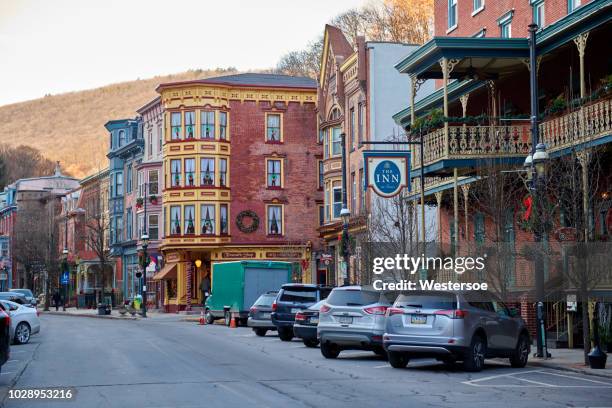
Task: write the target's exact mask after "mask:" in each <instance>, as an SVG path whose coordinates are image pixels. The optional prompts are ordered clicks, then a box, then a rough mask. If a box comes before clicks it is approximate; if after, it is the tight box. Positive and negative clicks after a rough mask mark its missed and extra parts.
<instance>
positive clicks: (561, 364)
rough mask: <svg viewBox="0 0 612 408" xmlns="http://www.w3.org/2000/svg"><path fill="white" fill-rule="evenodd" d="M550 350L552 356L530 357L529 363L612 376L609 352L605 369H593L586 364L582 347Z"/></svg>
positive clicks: (611, 361) (611, 359)
mask: <svg viewBox="0 0 612 408" xmlns="http://www.w3.org/2000/svg"><path fill="white" fill-rule="evenodd" d="M532 351H533V349H532ZM548 351H549V352H550V354H551V355H552V358H548V359H542V358H536V357H529V363H528V365H530V366H535V367H546V368H557V369H560V370H568V371H573V372H577V373H582V374H589V375H597V376H600V377H606V378H612V356H611V355H610V354H608V361H607V363H606V368H605V369H603V370H593V369H592V368H590V367H589V366H588V365H586V366H585V365H584V351H583V350H582V349H549V350H548Z"/></svg>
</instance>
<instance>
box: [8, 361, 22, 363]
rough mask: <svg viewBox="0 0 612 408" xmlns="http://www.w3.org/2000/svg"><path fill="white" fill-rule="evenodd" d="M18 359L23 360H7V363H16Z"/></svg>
mask: <svg viewBox="0 0 612 408" xmlns="http://www.w3.org/2000/svg"><path fill="white" fill-rule="evenodd" d="M18 361H21V360H9V361H7V363H16V362H18Z"/></svg>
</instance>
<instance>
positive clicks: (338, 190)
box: [332, 187, 342, 218]
mask: <svg viewBox="0 0 612 408" xmlns="http://www.w3.org/2000/svg"><path fill="white" fill-rule="evenodd" d="M332 195H333V197H332V198H333V207H334V214H333V218H340V211H342V187H334V188H333V189H332Z"/></svg>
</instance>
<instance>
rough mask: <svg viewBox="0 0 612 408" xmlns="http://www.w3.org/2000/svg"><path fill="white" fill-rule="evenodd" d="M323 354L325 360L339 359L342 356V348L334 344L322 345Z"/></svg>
mask: <svg viewBox="0 0 612 408" xmlns="http://www.w3.org/2000/svg"><path fill="white" fill-rule="evenodd" d="M321 354H323V357H325V358H337V357H338V355H340V347H338V345H337V344H334V343H329V342H326V343H321Z"/></svg>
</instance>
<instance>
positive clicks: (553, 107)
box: [546, 94, 567, 116]
mask: <svg viewBox="0 0 612 408" xmlns="http://www.w3.org/2000/svg"><path fill="white" fill-rule="evenodd" d="M565 109H567V101H566V100H565V97H564V96H563V94H561V95H559V96H557V97H556V98H555V99H553V100H552V101H550V102H549V104H548V109H547V110H546V111H547V113H548V114H549V115H553V116H555V115H558V114H559V113H562V112H563V111H565Z"/></svg>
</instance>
